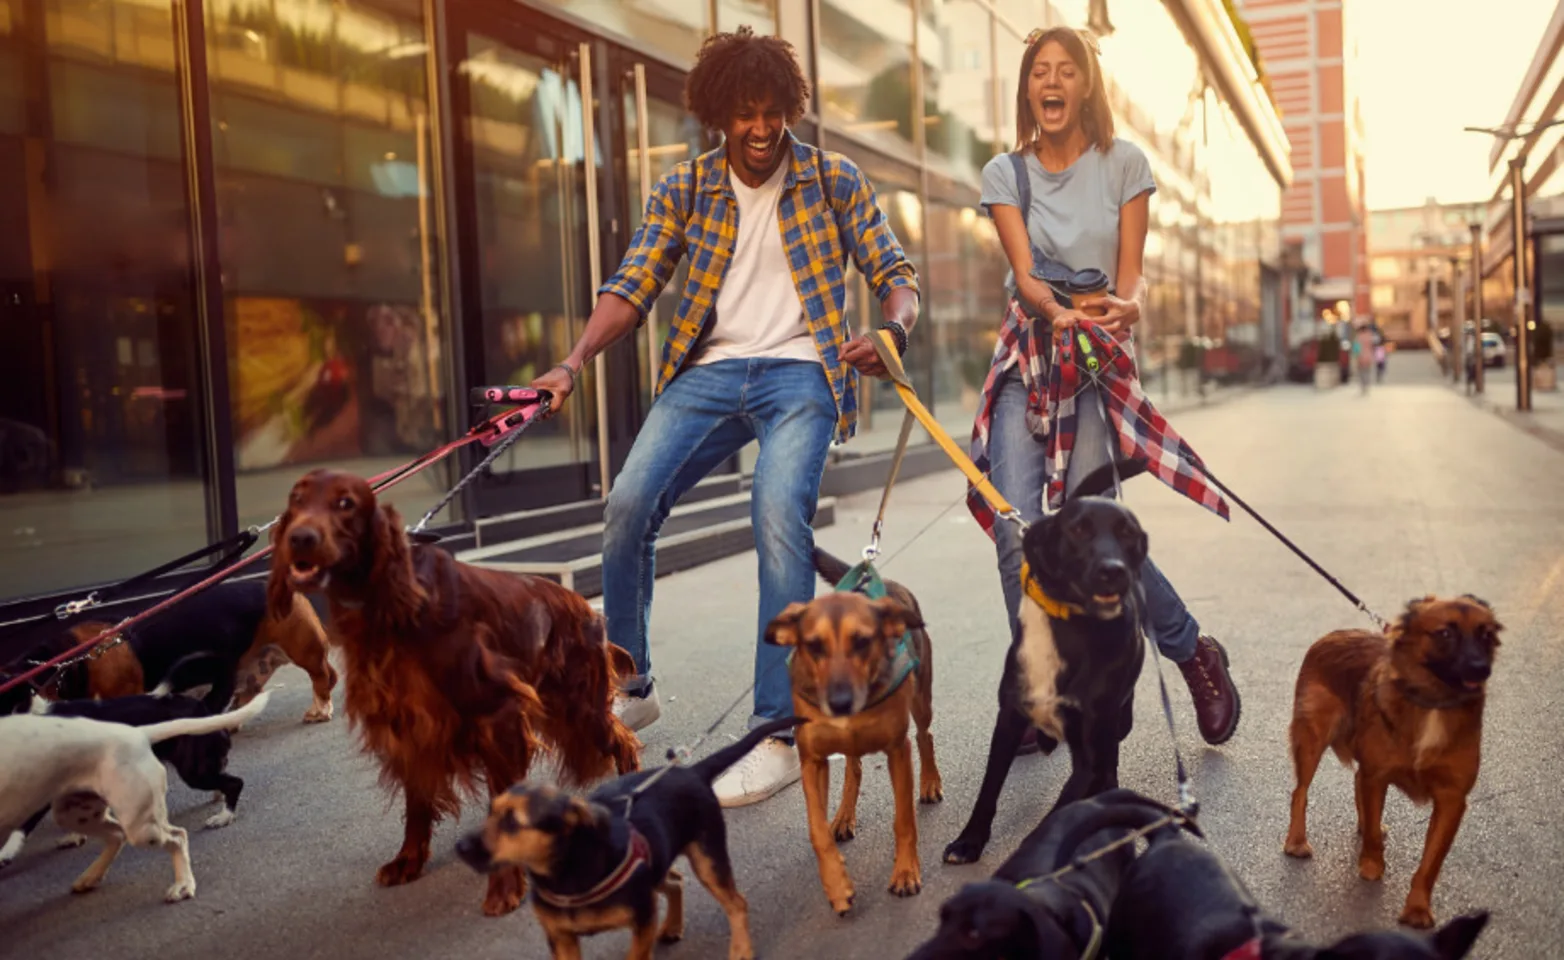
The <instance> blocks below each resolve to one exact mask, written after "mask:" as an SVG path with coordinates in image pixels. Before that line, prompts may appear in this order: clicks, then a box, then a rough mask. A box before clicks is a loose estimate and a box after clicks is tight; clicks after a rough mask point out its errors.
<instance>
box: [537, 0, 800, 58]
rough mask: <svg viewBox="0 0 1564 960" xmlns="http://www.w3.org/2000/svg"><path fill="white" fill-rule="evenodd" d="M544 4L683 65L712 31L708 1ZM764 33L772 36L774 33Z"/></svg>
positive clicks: (734, 1) (730, 2)
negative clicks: (631, 40) (630, 40)
mask: <svg viewBox="0 0 1564 960" xmlns="http://www.w3.org/2000/svg"><path fill="white" fill-rule="evenodd" d="M545 2H547V3H548V4H550V5H552V6H554V7H557V8H559V9H561V10H564V11H565V12H567V13H570V14H573V15H574V16H575V17H576V18H577V19H579V20H581V21H583V22H585V23H590V24H592V25H593V26H595V27H598V28H601V29H604V30H611V31H613V32H614V33H617V34H619V35H620V36H621V37H625V38H628V39H633V40H634V41H635V42H636V43H640V44H644V45H645V46H647V47H649V48H651V49H653V50H656V51H658V52H660V53H664V54H666V55H668V56H669V57H672V58H673V59H674V60H675V61H680V62H686V63H694V62H695V54H696V53H697V52H699V50H700V48H701V41H703V40H705V39H706V37H707V35H708V34H710V33H711V32H712V29H711V5H710V3H709V2H708V0H679V2H677V3H626V2H625V0H545ZM725 5H727V6H732V7H735V8H741V9H742V8H749V7H755V6H761V5H762V4H758V3H743V2H738V0H725ZM773 26H774V25H773ZM730 29H731V28H730ZM757 31H758V28H757ZM764 32H766V33H771V32H773V30H767V31H764Z"/></svg>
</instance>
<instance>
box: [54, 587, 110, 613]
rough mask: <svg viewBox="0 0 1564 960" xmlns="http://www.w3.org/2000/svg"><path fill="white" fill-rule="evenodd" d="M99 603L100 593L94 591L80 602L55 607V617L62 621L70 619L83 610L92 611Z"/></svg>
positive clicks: (73, 601)
mask: <svg viewBox="0 0 1564 960" xmlns="http://www.w3.org/2000/svg"><path fill="white" fill-rule="evenodd" d="M98 602H99V601H98V591H96V590H94V591H92V592H91V593H89V594H87V595H86V596H85V597H82V598H81V599H80V600H72V601H70V602H68V603H62V604H60V605H59V606H57V607H55V608H54V616H55V617H56V618H57V619H60V620H64V619H66V618H68V617H74V616H75V615H76V614H78V613H81V612H82V611H83V610H90V609H92V608H93V607H96V606H97V605H98Z"/></svg>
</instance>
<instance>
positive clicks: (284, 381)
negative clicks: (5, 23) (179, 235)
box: [206, 0, 450, 524]
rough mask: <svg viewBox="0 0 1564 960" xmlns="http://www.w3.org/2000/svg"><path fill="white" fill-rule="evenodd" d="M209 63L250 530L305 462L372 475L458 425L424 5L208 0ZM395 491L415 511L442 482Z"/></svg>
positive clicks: (429, 476)
mask: <svg viewBox="0 0 1564 960" xmlns="http://www.w3.org/2000/svg"><path fill="white" fill-rule="evenodd" d="M206 14H207V44H208V52H207V63H208V71H209V82H210V85H211V105H212V126H213V130H212V151H213V158H214V162H215V166H216V186H217V199H218V217H219V243H220V244H221V261H222V265H223V277H222V286H223V300H224V305H225V309H226V313H227V323H228V349H229V386H230V391H231V404H232V410H233V421H234V422H233V430H234V446H235V451H234V453H235V460H236V466H237V469H238V479H237V484H238V504H239V517H240V522H241V524H243V523H251V522H255V521H264V520H266V519H268V518H270V517H271V516H273V515H275V514H276V513H277V511H278V510H280V509H281V507H282V505H283V501H284V499H285V497H286V494H287V490H288V488H289V487H290V486H291V485H292V483H293V481H294V480H295V479H297V477H298V475H299V474H300V473H302V472H303V471H304V469H306V468H307V467H308V466H309V465H312V464H317V463H325V462H329V463H331V464H333V465H336V466H338V467H339V468H342V469H346V470H352V471H354V472H357V473H361V474H364V475H366V476H367V475H373V474H376V473H379V472H381V471H383V470H386V469H389V468H390V467H392V466H395V465H397V464H399V463H401V462H403V461H405V460H406V459H407V458H408V457H409V456H412V455H415V454H417V453H421V452H423V451H425V450H427V449H429V448H430V447H433V446H435V445H436V444H437V443H438V442H439V441H440V440H442V439H444V438H445V437H446V436H447V435H448V434H449V432H450V425H449V424H447V423H446V420H445V416H444V402H445V394H446V388H447V375H446V372H445V370H446V365H447V362H448V361H447V357H446V353H447V347H446V337H447V331H446V320H445V318H444V317H443V316H442V315H441V312H440V309H439V306H438V304H437V302H436V290H437V285H438V283H439V275H438V265H439V263H440V262H441V260H442V256H441V253H440V248H439V243H438V238H437V237H436V235H435V226H434V223H433V211H432V204H431V199H430V192H429V189H428V184H430V183H431V182H432V181H431V173H430V166H429V160H428V157H429V139H428V138H429V119H428V117H429V114H428V100H427V96H426V92H425V78H426V69H427V68H426V64H425V58H426V57H427V56H428V54H429V51H428V46H427V43H426V41H425V37H424V30H423V24H422V21H421V17H420V14H419V11H418V5H417V4H416V3H414V2H412V0H403V2H392V3H380V4H377V5H375V6H369V5H367V4H364V3H359V2H343V0H337V2H326V0H208V3H207V5H206ZM443 473H444V471H443V470H439V469H436V470H430V471H426V472H425V473H424V474H421V475H420V476H419V477H418V478H417V479H416V480H413V481H410V482H409V483H407V484H406V485H404V486H402V487H400V488H398V490H397V497H396V502H397V504H398V505H399V506H400V507H401V509H402V510H403V512H404V513H413V514H414V515H415V516H416V515H417V511H419V510H421V509H422V508H423V507H425V506H427V505H428V504H429V503H430V502H432V501H433V500H434V499H435V498H436V497H437V496H438V495H439V493H440V492H441V490H442V489H443V487H444V485H445V478H444V477H443V476H442V474H443Z"/></svg>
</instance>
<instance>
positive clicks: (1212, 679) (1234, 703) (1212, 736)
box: [1178, 634, 1241, 746]
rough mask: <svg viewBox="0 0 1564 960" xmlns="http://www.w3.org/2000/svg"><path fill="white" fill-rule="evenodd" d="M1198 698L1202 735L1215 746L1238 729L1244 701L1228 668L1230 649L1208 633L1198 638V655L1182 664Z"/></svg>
mask: <svg viewBox="0 0 1564 960" xmlns="http://www.w3.org/2000/svg"><path fill="white" fill-rule="evenodd" d="M1178 669H1179V670H1180V671H1181V672H1182V673H1183V674H1184V682H1185V683H1187V684H1189V692H1190V695H1191V696H1193V697H1194V700H1195V719H1196V721H1197V722H1198V723H1199V725H1200V735H1201V736H1202V737H1204V738H1205V740H1206V743H1209V744H1212V745H1213V746H1215V745H1216V744H1219V743H1226V742H1227V741H1228V740H1229V739H1230V738H1231V737H1232V736H1233V731H1235V730H1237V729H1238V714H1239V712H1240V710H1241V705H1240V703H1239V700H1238V687H1237V685H1236V684H1234V683H1233V678H1232V677H1231V676H1229V675H1228V672H1227V651H1226V650H1224V649H1222V645H1221V644H1220V643H1217V642H1216V639H1215V638H1214V637H1208V636H1206V635H1205V634H1201V635H1200V639H1198V640H1197V641H1195V655H1194V656H1193V657H1190V658H1189V659H1188V660H1186V661H1184V662H1183V663H1181V664H1179V665H1178Z"/></svg>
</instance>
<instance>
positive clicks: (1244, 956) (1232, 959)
mask: <svg viewBox="0 0 1564 960" xmlns="http://www.w3.org/2000/svg"><path fill="white" fill-rule="evenodd" d="M1222 960H1260V938H1259V937H1255V938H1253V939H1252V940H1248V941H1246V942H1244V943H1241V944H1239V945H1238V946H1236V947H1234V948H1233V949H1232V950H1229V951H1228V952H1227V953H1225V954H1223V955H1222Z"/></svg>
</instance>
